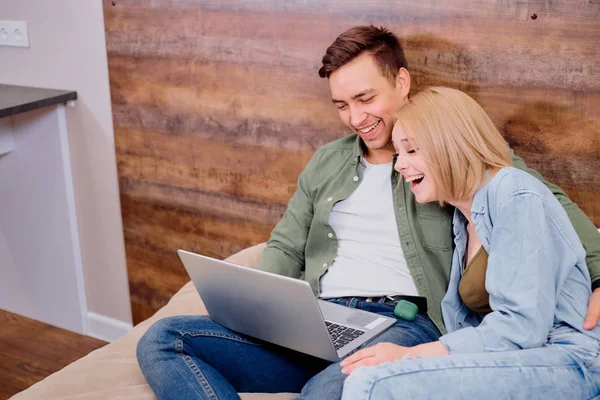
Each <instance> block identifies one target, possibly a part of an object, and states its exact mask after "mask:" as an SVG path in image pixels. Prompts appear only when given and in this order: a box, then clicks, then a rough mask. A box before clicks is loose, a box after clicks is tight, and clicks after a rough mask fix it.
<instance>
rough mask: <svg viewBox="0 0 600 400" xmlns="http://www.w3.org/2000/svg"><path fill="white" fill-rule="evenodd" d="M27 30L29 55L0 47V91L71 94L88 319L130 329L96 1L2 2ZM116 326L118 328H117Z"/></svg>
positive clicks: (6, 16) (7, 15)
mask: <svg viewBox="0 0 600 400" xmlns="http://www.w3.org/2000/svg"><path fill="white" fill-rule="evenodd" d="M0 19H2V20H25V21H27V22H28V31H29V41H30V48H9V47H0V83H5V84H11V85H23V86H38V87H44V88H53V89H69V90H75V91H77V94H78V100H77V101H76V103H75V104H76V105H75V107H74V108H67V126H68V132H69V146H70V151H71V160H72V168H73V180H74V188H75V200H76V203H77V218H78V222H79V235H80V240H81V246H82V256H83V266H84V275H85V286H86V297H87V305H88V310H89V312H90V313H91V314H92V318H93V319H95V320H96V321H97V320H98V319H101V320H102V319H103V318H107V320H108V321H113V322H116V323H119V322H120V323H123V324H122V325H121V326H127V324H131V320H132V319H131V307H130V302H129V288H128V283H127V269H126V264H125V250H124V241H123V229H122V221H121V210H120V204H119V188H118V180H117V171H116V160H115V145H114V132H113V123H112V113H111V104H110V93H109V83H108V66H107V56H106V43H105V36H104V17H103V11H102V2H101V1H100V0H93V1H92V0H51V1H48V0H0ZM115 320H116V321H115Z"/></svg>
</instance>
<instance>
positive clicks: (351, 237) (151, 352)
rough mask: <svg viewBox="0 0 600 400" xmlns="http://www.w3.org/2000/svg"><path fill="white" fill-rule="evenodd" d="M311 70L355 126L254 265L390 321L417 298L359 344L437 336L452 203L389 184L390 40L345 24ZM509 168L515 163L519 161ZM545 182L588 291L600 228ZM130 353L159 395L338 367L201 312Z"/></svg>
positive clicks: (598, 303) (300, 385) (402, 85)
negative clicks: (412, 315)
mask: <svg viewBox="0 0 600 400" xmlns="http://www.w3.org/2000/svg"><path fill="white" fill-rule="evenodd" d="M319 75H320V76H321V77H326V78H328V79H329V87H330V90H331V96H332V101H333V103H334V104H335V105H336V106H337V108H338V112H339V115H340V117H341V119H342V120H343V121H344V123H345V124H346V125H347V126H348V127H349V128H350V129H351V130H352V131H353V132H354V133H353V134H351V135H348V136H345V137H343V138H341V139H339V140H336V141H334V142H332V143H329V144H327V145H325V146H323V147H322V148H321V149H319V150H318V151H317V152H316V153H315V155H314V157H313V158H312V159H311V161H310V162H309V164H308V165H307V167H306V169H305V170H304V171H303V172H302V174H301V175H300V178H299V180H298V189H297V190H296V192H295V194H294V195H293V197H292V199H291V200H290V203H289V205H288V209H287V211H286V213H285V215H284V216H283V218H282V220H281V221H280V222H279V223H278V224H277V226H276V227H275V229H274V231H273V233H272V235H271V239H270V240H269V243H268V245H267V248H266V249H265V251H264V253H263V255H262V258H261V260H260V263H259V267H260V268H261V269H263V270H266V271H270V272H275V273H278V274H282V275H287V276H292V277H296V278H300V277H301V276H302V274H304V279H305V280H307V281H308V282H309V283H310V284H311V286H312V288H313V291H314V293H315V295H316V296H319V297H321V298H324V299H331V301H336V302H338V303H341V304H344V305H347V306H349V307H357V308H362V309H366V310H368V311H373V312H377V313H381V314H383V315H386V316H391V317H393V309H394V304H395V301H397V300H399V299H409V300H411V301H413V302H414V303H418V304H420V305H421V309H420V310H419V315H418V316H417V318H416V319H415V320H414V321H413V322H407V321H404V320H401V319H398V321H397V323H396V324H395V325H394V326H393V327H392V328H390V329H389V330H387V331H386V332H384V333H383V334H382V335H381V336H379V337H378V338H377V339H376V340H375V341H374V342H372V343H370V344H369V345H372V344H374V343H379V342H391V343H395V344H398V345H402V346H414V345H417V344H420V343H426V342H430V341H434V340H437V338H438V337H439V336H440V332H443V331H444V330H445V329H444V326H443V321H442V317H441V310H440V302H441V300H442V297H443V296H444V293H445V291H446V288H447V285H448V277H449V272H450V266H451V256H452V248H453V240H452V227H451V215H452V210H450V209H445V210H443V209H440V208H439V207H438V206H437V205H436V204H423V205H422V204H417V203H416V202H415V200H414V197H413V195H412V193H411V191H410V188H409V186H408V185H409V184H410V183H406V182H400V184H399V183H398V175H397V174H396V173H395V172H393V169H392V161H393V153H394V150H393V146H392V144H391V132H392V127H393V124H394V122H395V121H394V119H393V117H392V115H393V113H394V111H396V110H397V109H398V108H399V107H400V106H401V105H402V104H403V103H404V102H406V100H407V98H408V94H409V91H410V74H409V73H408V71H407V63H406V60H405V58H404V53H403V50H402V48H401V46H400V43H399V41H398V39H397V38H396V37H395V36H394V35H393V34H392V33H390V32H389V31H387V30H386V29H382V28H381V29H380V28H376V27H373V26H365V27H356V28H353V29H350V30H348V31H346V32H344V33H342V34H341V35H340V36H339V37H338V38H337V39H336V40H335V42H334V43H333V44H332V45H331V46H330V47H329V48H328V49H327V52H326V54H325V56H324V57H323V66H322V68H321V69H320V70H319ZM514 163H515V166H517V167H519V168H523V169H524V168H525V165H524V164H523V161H522V160H521V159H520V158H517V157H515V159H514ZM534 173H535V172H534ZM536 176H537V177H538V178H540V179H541V177H540V176H539V174H537V175H536ZM548 186H549V187H550V188H551V190H552V191H553V192H554V193H555V195H556V196H557V197H558V198H559V199H560V200H561V203H562V204H563V206H564V207H565V209H566V210H567V212H568V213H569V217H570V218H571V220H572V222H573V224H574V226H575V227H576V229H577V231H578V233H579V235H580V237H581V238H582V241H583V243H584V246H586V249H587V251H588V259H587V260H588V263H589V268H590V272H591V276H592V280H593V281H595V283H594V285H595V286H594V287H596V286H598V285H600V282H599V281H598V280H600V235H598V232H597V231H596V230H595V227H594V226H593V224H592V223H591V222H590V221H589V220H588V219H587V218H586V217H585V215H584V214H583V213H582V212H581V211H580V210H579V209H578V208H577V206H576V205H574V204H573V203H572V202H571V201H570V200H569V199H568V198H567V196H566V195H565V194H564V193H563V192H562V191H561V190H560V189H559V188H557V187H555V186H553V185H548ZM407 296H410V297H407ZM424 299H426V300H427V303H428V307H427V306H424V302H425V300H424ZM590 303H591V306H590V309H591V310H593V311H594V312H593V313H591V312H590V313H589V318H588V322H587V323H588V324H589V325H591V326H595V325H596V324H597V322H598V315H597V314H598V313H600V291H595V292H594V294H593V295H592V299H591V300H590ZM138 360H139V363H140V366H141V368H142V371H143V372H144V375H145V376H146V378H147V380H148V382H149V384H150V386H151V387H152V389H153V390H154V392H155V393H156V394H157V396H158V397H159V398H178V399H180V398H188V397H189V398H192V397H193V398H202V399H230V398H238V395H237V392H298V391H300V390H301V397H304V398H311V399H335V398H340V396H341V392H342V387H343V381H344V378H345V375H343V374H342V373H341V369H340V366H339V364H337V363H336V364H330V363H327V362H325V361H322V360H318V359H316V358H313V357H310V356H306V355H302V354H299V353H296V352H293V351H289V350H285V349H281V348H278V347H275V346H270V345H265V344H259V343H257V342H255V341H253V340H252V339H251V338H248V337H245V336H242V335H239V334H237V333H235V332H231V331H229V330H227V329H225V328H223V327H221V326H219V325H217V324H216V323H214V322H212V321H211V320H210V319H208V318H207V317H200V316H185V317H171V318H167V319H163V320H161V321H159V322H157V323H156V324H155V325H153V326H152V327H151V328H150V329H149V330H148V332H147V333H146V335H145V336H144V337H143V338H142V339H141V340H140V343H139V345H138Z"/></svg>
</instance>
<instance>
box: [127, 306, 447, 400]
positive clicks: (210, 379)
mask: <svg viewBox="0 0 600 400" xmlns="http://www.w3.org/2000/svg"><path fill="white" fill-rule="evenodd" d="M335 302H336V303H338V304H342V305H345V306H349V307H354V308H359V309H362V310H366V311H371V312H375V313H378V314H381V315H385V316H387V317H392V318H395V317H394V314H393V309H394V307H393V306H391V305H386V304H379V303H367V302H363V301H358V300H357V299H351V300H349V301H335ZM439 336H440V332H439V331H438V329H437V328H436V327H435V325H434V324H433V322H432V321H431V320H430V319H429V318H428V317H427V316H424V315H420V314H419V315H417V318H416V319H415V320H414V321H413V322H407V321H404V320H398V321H397V322H396V324H395V325H394V326H392V327H391V328H389V329H388V330H387V331H385V332H384V333H383V334H381V335H380V336H378V337H377V338H376V339H375V340H373V341H371V342H369V343H368V344H367V346H369V345H372V344H375V343H378V342H392V343H396V344H400V345H403V346H415V345H417V344H421V343H427V342H431V341H435V340H437V339H438V337H439ZM137 358H138V363H139V365H140V368H141V369H142V372H143V373H144V376H145V377H146V380H147V381H148V384H149V385H150V387H151V388H152V390H153V391H154V393H155V394H156V396H157V397H158V398H159V399H211V400H216V399H219V400H229V399H239V398H240V397H239V396H238V392H266V393H278V392H292V393H298V392H300V393H301V395H300V398H303V399H319V400H320V399H339V398H341V395H342V388H343V385H344V379H345V378H346V375H344V374H342V373H341V368H340V366H339V363H333V364H332V363H330V362H327V361H324V360H321V359H318V358H315V357H312V356H308V355H305V354H301V353H298V352H296V351H293V350H289V349H284V348H281V347H279V346H275V345H272V344H268V343H264V342H261V341H259V340H256V339H253V338H250V337H247V336H244V335H241V334H239V333H236V332H233V331H230V330H229V329H226V328H224V327H222V326H220V325H219V324H217V323H215V322H213V321H212V320H210V319H209V318H208V317H206V316H180V317H168V318H164V319H162V320H160V321H157V322H156V323H155V324H153V325H152V326H151V327H150V329H148V331H147V332H146V334H144V336H143V337H142V338H141V339H140V341H139V343H138V346H137Z"/></svg>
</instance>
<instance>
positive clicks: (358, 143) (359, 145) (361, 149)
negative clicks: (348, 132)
mask: <svg viewBox="0 0 600 400" xmlns="http://www.w3.org/2000/svg"><path fill="white" fill-rule="evenodd" d="M353 135H356V140H355V141H354V151H353V154H352V164H357V163H359V162H360V161H361V158H363V154H364V153H365V152H366V151H367V146H366V145H365V142H363V140H362V139H361V138H360V136H359V135H358V134H356V133H354V134H353Z"/></svg>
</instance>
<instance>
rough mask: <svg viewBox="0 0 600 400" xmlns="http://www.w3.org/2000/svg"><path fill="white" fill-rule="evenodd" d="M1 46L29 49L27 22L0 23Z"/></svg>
mask: <svg viewBox="0 0 600 400" xmlns="http://www.w3.org/2000/svg"><path fill="white" fill-rule="evenodd" d="M0 46H12V47H29V33H28V32H27V21H0Z"/></svg>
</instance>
